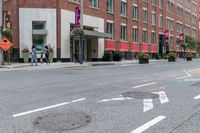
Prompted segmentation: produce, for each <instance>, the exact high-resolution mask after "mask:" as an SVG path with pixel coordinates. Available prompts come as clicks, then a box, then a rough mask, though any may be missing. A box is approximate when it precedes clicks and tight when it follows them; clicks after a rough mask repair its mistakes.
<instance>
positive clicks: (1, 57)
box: [0, 49, 3, 65]
mask: <svg viewBox="0 0 200 133" xmlns="http://www.w3.org/2000/svg"><path fill="white" fill-rule="evenodd" d="M0 65H3V51H2V50H1V49H0Z"/></svg>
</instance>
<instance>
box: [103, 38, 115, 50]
mask: <svg viewBox="0 0 200 133" xmlns="http://www.w3.org/2000/svg"><path fill="white" fill-rule="evenodd" d="M105 50H107V51H115V41H111V40H106V41H105Z"/></svg>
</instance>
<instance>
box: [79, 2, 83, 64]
mask: <svg viewBox="0 0 200 133" xmlns="http://www.w3.org/2000/svg"><path fill="white" fill-rule="evenodd" d="M80 7H81V16H80V20H81V22H80V26H81V29H82V30H83V0H80ZM79 62H80V64H83V36H82V35H81V36H80V45H79Z"/></svg>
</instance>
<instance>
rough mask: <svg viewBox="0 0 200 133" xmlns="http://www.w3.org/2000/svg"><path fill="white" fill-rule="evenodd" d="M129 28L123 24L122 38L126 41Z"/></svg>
mask: <svg viewBox="0 0 200 133" xmlns="http://www.w3.org/2000/svg"><path fill="white" fill-rule="evenodd" d="M126 34H127V29H126V26H123V25H122V26H121V40H122V41H126Z"/></svg>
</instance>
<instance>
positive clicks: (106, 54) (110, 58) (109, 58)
mask: <svg viewBox="0 0 200 133" xmlns="http://www.w3.org/2000/svg"><path fill="white" fill-rule="evenodd" d="M102 61H113V55H112V52H108V51H105V52H104V56H103V59H102Z"/></svg>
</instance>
